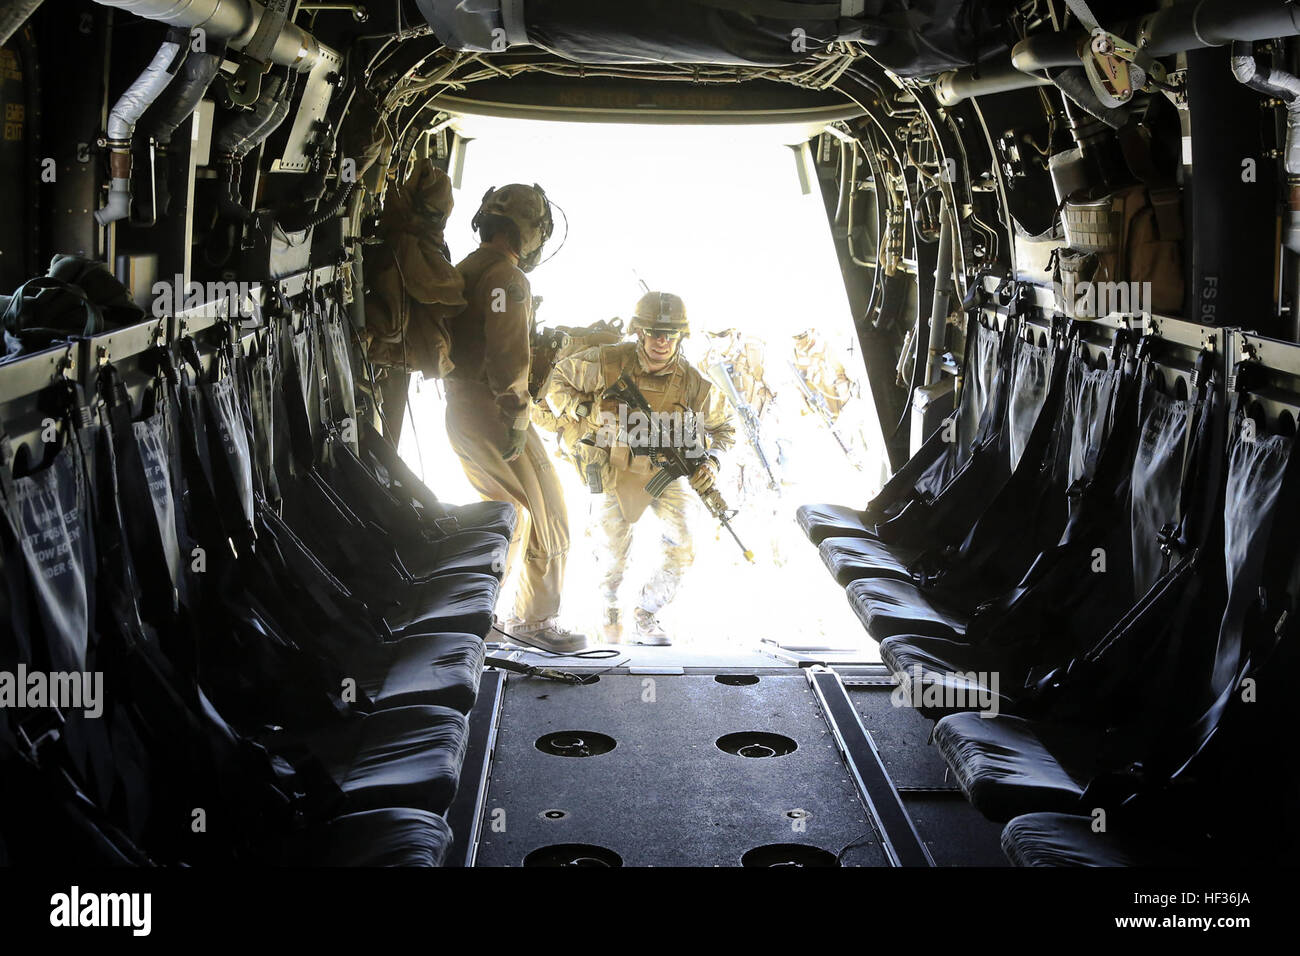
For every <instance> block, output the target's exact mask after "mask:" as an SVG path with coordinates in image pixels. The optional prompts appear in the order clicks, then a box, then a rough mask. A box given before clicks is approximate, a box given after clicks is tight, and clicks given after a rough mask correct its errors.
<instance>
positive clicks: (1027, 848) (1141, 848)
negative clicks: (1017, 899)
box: [1002, 813, 1213, 866]
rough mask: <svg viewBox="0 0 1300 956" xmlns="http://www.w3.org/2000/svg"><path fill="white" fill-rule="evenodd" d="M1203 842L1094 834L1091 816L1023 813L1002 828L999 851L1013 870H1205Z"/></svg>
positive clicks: (1206, 849) (1206, 850)
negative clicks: (1111, 868) (1082, 868)
mask: <svg viewBox="0 0 1300 956" xmlns="http://www.w3.org/2000/svg"><path fill="white" fill-rule="evenodd" d="M1207 842H1208V841H1204V840H1200V839H1197V838H1196V837H1195V836H1193V835H1190V834H1179V835H1172V834H1171V835H1169V836H1168V838H1163V837H1162V836H1161V835H1155V836H1154V837H1153V836H1152V835H1150V834H1148V833H1142V834H1138V833H1135V832H1131V831H1128V832H1126V831H1124V830H1122V829H1121V830H1116V829H1113V828H1112V829H1108V830H1107V831H1106V832H1104V833H1096V832H1094V831H1093V821H1092V818H1091V817H1086V816H1077V815H1075V814H1070V813H1026V814H1022V815H1021V816H1018V817H1016V818H1015V819H1013V820H1011V822H1009V823H1008V824H1007V825H1006V826H1005V827H1004V828H1003V829H1002V852H1003V853H1005V854H1006V855H1007V859H1008V860H1010V861H1011V862H1012V863H1014V864H1015V865H1016V866H1205V865H1206V864H1207V863H1208V862H1210V860H1212V859H1213V854H1212V851H1211V850H1210V848H1209V847H1208V845H1206V844H1207Z"/></svg>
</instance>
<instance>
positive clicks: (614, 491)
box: [548, 341, 736, 614]
mask: <svg viewBox="0 0 1300 956" xmlns="http://www.w3.org/2000/svg"><path fill="white" fill-rule="evenodd" d="M623 371H628V372H630V373H631V374H632V378H633V380H634V382H635V383H636V386H637V388H639V389H640V390H641V392H642V394H644V395H645V398H646V401H647V402H648V403H649V404H650V408H651V409H652V410H653V411H655V412H674V411H676V412H683V411H684V410H689V411H690V412H691V413H692V416H693V418H694V421H695V427H697V428H698V438H699V442H700V444H699V445H695V446H694V447H690V446H689V445H688V446H687V447H688V449H689V450H688V451H687V453H688V455H689V456H690V457H691V458H692V459H694V458H697V457H698V456H699V455H700V454H701V453H702V452H705V451H707V453H708V454H709V455H710V456H711V457H714V458H720V457H721V453H722V452H725V451H726V450H727V449H728V448H730V447H731V446H732V445H733V444H735V440H736V438H735V434H736V430H735V426H734V424H733V423H732V419H731V412H730V409H729V406H728V404H727V399H726V396H725V395H723V394H722V390H721V389H719V388H717V387H716V386H715V385H713V384H712V383H711V382H710V381H709V380H708V378H706V377H705V376H704V375H703V374H701V373H700V372H699V371H698V370H697V369H695V368H694V367H693V366H692V365H691V364H690V363H689V362H687V361H686V359H685V358H683V357H682V355H681V352H680V351H679V352H678V353H677V354H676V355H675V356H674V358H673V360H672V361H671V362H669V363H668V365H667V366H666V367H665V368H664V369H662V370H661V371H659V372H657V373H651V372H649V371H648V370H647V369H646V366H645V361H644V358H643V357H642V354H641V350H640V347H639V345H638V344H637V343H636V342H634V341H633V342H620V343H618V344H617V345H601V346H597V347H596V348H592V349H587V350H586V351H584V352H579V353H578V354H576V355H572V356H569V357H568V358H565V359H561V360H560V362H559V363H557V364H556V366H555V374H554V376H553V378H552V387H551V391H550V393H549V395H548V400H549V401H550V404H551V406H552V408H553V409H554V410H555V411H556V412H557V413H558V414H559V415H560V416H562V417H565V416H567V417H570V418H571V417H572V412H573V409H574V408H575V407H576V406H578V405H580V404H582V403H583V402H587V401H591V400H592V399H593V397H597V396H602V395H603V394H604V392H605V390H606V389H607V388H608V387H609V386H610V385H612V384H614V383H615V382H616V381H617V380H618V377H619V375H620V374H622V372H623ZM619 412H620V410H619V408H618V404H617V403H616V402H615V401H613V400H612V399H603V400H602V401H601V402H600V406H599V414H600V416H603V419H604V422H606V423H609V422H611V421H612V422H617V421H618V420H619ZM593 417H595V416H594V415H593ZM624 418H625V419H627V418H628V414H627V410H624ZM673 421H674V422H680V421H681V419H676V418H675V419H673ZM634 428H635V425H634V424H633V425H632V426H631V427H629V428H628V431H629V432H630V431H633V430H634ZM673 432H674V437H676V438H679V439H680V438H681V437H682V436H683V430H682V429H681V428H678V427H674V429H673ZM627 437H628V436H627V434H626V433H618V430H617V429H612V428H609V427H603V428H602V429H601V430H600V432H599V433H598V444H601V445H602V446H605V447H608V451H609V464H608V467H607V469H606V478H605V489H606V494H605V501H604V504H603V506H602V511H601V526H602V527H603V528H604V529H605V534H606V536H607V538H608V542H609V552H610V554H609V564H608V566H607V567H606V569H605V575H604V579H603V581H602V583H601V590H602V593H603V594H604V596H605V601H606V605H607V606H609V607H617V604H618V589H619V585H621V584H622V582H623V575H624V572H625V571H626V570H627V559H628V553H629V551H630V549H631V546H632V528H633V526H634V525H635V524H636V523H637V521H639V520H640V518H641V516H642V515H643V514H645V510H646V508H647V507H649V508H650V509H651V510H652V511H653V512H654V513H655V515H656V516H657V517H658V518H659V520H660V522H661V523H662V525H663V535H662V539H661V540H662V545H663V559H662V561H661V563H660V566H659V568H658V570H657V571H656V572H655V574H654V575H653V576H652V577H651V579H650V580H649V581H648V582H647V583H646V585H645V586H644V587H643V588H642V590H641V597H640V601H639V606H640V608H641V609H642V610H644V611H647V612H649V613H651V614H655V613H658V612H659V611H660V610H661V609H662V608H663V607H664V606H665V605H667V604H668V603H669V602H670V601H671V600H672V599H673V597H674V596H675V595H676V593H677V588H678V585H679V584H680V583H681V578H682V572H683V571H684V570H685V569H686V568H687V567H689V566H690V564H691V562H692V561H693V560H694V558H695V545H694V541H693V540H692V537H691V529H690V524H689V520H688V519H689V515H690V512H691V511H692V510H693V509H694V507H695V505H694V501H695V498H696V494H695V492H694V491H692V490H691V488H690V486H689V484H688V483H687V479H685V478H679V479H677V480H676V481H674V482H673V483H672V484H670V485H669V486H668V487H667V488H666V489H665V490H664V492H663V494H662V495H660V496H659V497H658V498H652V497H651V496H650V494H649V493H648V492H647V491H646V490H645V484H646V482H647V481H649V480H650V476H651V475H652V474H654V472H655V471H657V470H658V466H657V465H654V464H653V463H652V462H651V460H650V458H649V456H648V455H645V454H633V450H632V448H631V447H630V446H629V445H628V442H627ZM679 447H681V446H680V445H679Z"/></svg>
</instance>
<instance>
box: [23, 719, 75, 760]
mask: <svg viewBox="0 0 1300 956" xmlns="http://www.w3.org/2000/svg"><path fill="white" fill-rule="evenodd" d="M64 723H65V721H64V718H63V712H62V711H60V710H59V708H57V707H45V708H41V709H40V710H37V711H36V712H35V713H33V714H32V715H31V716H30V717H28V718H27V719H26V720H22V721H19V722H18V726H17V727H16V728H15V731H16V733H17V735H18V740H19V742H20V743H21V744H22V745H23V750H24V752H25V753H26V754H27V756H28V757H30V758H31V760H32V762H33V763H37V764H39V763H40V762H41V751H42V750H43V749H44V748H45V747H46V746H47V745H49V744H51V743H54V742H55V741H57V740H58V739H59V738H60V737H61V736H62V729H63V725H64Z"/></svg>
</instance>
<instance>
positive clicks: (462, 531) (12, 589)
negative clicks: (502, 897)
mask: <svg viewBox="0 0 1300 956" xmlns="http://www.w3.org/2000/svg"><path fill="white" fill-rule="evenodd" d="M339 292H340V290H338V289H337V288H328V287H323V288H320V289H317V290H315V291H314V292H312V293H309V294H307V295H305V296H304V298H303V300H302V301H299V302H297V303H289V304H286V305H284V306H282V307H280V308H278V309H276V310H275V314H270V312H269V311H268V314H267V315H266V316H264V317H263V318H264V322H263V323H262V326H261V327H260V328H259V329H257V330H256V331H255V332H253V333H251V334H250V333H249V332H247V331H246V330H245V331H241V332H240V333H239V334H236V333H235V332H234V331H233V330H232V328H231V327H230V326H229V325H226V324H225V323H218V325H217V326H215V327H213V329H211V330H210V331H208V332H205V333H202V334H201V335H200V336H199V337H198V338H197V339H196V338H194V337H186V338H181V339H178V340H176V341H173V342H171V343H168V344H159V345H155V346H154V347H152V348H150V349H148V350H147V351H146V352H144V353H142V354H140V355H138V356H131V357H122V356H115V357H114V358H115V360H116V361H117V363H118V364H117V365H114V364H112V363H108V362H105V363H103V364H102V365H101V366H100V368H99V369H98V374H97V379H96V387H95V393H94V394H92V395H85V394H84V393H83V392H82V390H81V388H80V386H78V385H76V384H75V383H73V382H72V381H64V382H61V383H56V384H55V385H53V386H51V387H50V388H48V389H46V390H45V392H43V393H42V394H41V395H40V397H39V407H40V409H41V411H42V414H45V415H47V416H49V417H50V419H51V420H53V421H54V422H56V423H57V429H56V432H57V433H56V434H54V435H50V436H47V437H50V438H53V441H51V442H49V443H48V444H46V445H44V447H40V446H36V447H32V443H30V442H29V443H26V444H24V445H23V446H22V447H15V446H14V444H13V443H12V442H8V443H6V444H5V446H4V455H3V459H4V460H3V462H2V463H0V503H2V504H3V511H4V516H5V518H6V520H5V521H4V522H0V541H2V543H3V550H2V551H0V569H2V570H3V574H4V581H5V584H6V587H5V588H4V589H2V590H0V615H3V617H5V618H6V619H7V620H10V621H11V622H12V623H13V627H12V628H11V629H10V631H9V632H8V633H7V634H6V635H5V637H4V638H3V639H0V670H3V671H5V672H8V673H19V672H20V669H23V670H24V671H25V672H27V673H31V672H36V671H43V672H87V673H91V674H96V675H102V678H101V679H102V682H103V684H102V687H103V691H102V698H103V699H102V713H101V714H88V713H86V712H85V711H84V710H83V709H71V708H64V709H56V708H54V707H51V706H40V707H35V708H28V709H24V710H19V709H13V708H3V709H0V775H3V777H4V779H5V781H6V784H5V787H4V788H3V789H4V793H3V796H2V797H0V804H2V807H0V860H2V861H4V862H7V863H10V864H22V863H30V862H37V861H41V860H48V859H50V858H51V857H54V858H58V859H60V860H63V861H69V862H86V863H134V864H187V865H201V864H213V863H232V862H238V863H267V864H302V863H308V864H329V865H390V864H392V865H396V864H402V865H439V864H440V863H441V862H442V861H443V858H444V856H445V854H446V852H447V850H448V847H449V846H450V842H451V838H452V835H451V833H450V831H449V829H448V826H447V822H446V819H445V813H446V811H447V810H448V807H449V805H450V804H451V802H452V800H453V797H454V795H455V793H456V790H457V786H458V782H459V776H460V771H461V764H462V762H463V760H464V755H465V750H466V742H467V729H468V725H467V714H468V713H469V711H470V709H471V707H472V706H473V704H474V700H475V697H476V694H477V691H478V684H479V677H480V674H481V671H482V667H483V660H484V653H485V651H484V639H485V637H486V635H487V632H488V630H489V629H490V627H491V626H492V610H493V607H494V605H495V602H496V597H497V590H498V587H499V583H500V581H499V576H500V569H501V568H502V567H503V565H504V557H505V553H506V549H507V546H508V541H509V538H510V536H511V534H512V533H513V529H514V522H515V514H514V511H513V508H512V507H511V506H510V505H505V504H499V503H495V502H483V503H475V504H471V505H465V506H461V507H453V506H447V505H444V504H443V503H442V502H440V501H438V499H437V498H436V497H435V496H434V495H433V494H432V493H431V492H430V491H429V490H428V489H427V488H426V487H425V486H424V485H423V484H422V483H421V482H420V481H419V480H418V479H417V478H416V476H414V475H413V474H412V473H411V472H410V471H409V470H408V469H407V468H406V467H405V466H404V464H403V463H402V461H401V459H400V458H398V456H397V454H396V451H395V450H394V449H393V447H392V446H391V445H390V444H389V443H388V441H387V440H386V439H385V438H384V437H382V435H381V434H380V433H379V432H378V431H377V430H376V429H374V428H372V427H371V422H370V421H369V413H367V411H366V410H365V409H358V408H357V405H356V401H357V398H356V396H357V391H356V390H355V389H354V383H353V380H352V368H353V364H352V358H351V353H350V349H351V346H352V341H351V340H352V338H353V337H352V336H351V335H350V331H351V330H350V327H349V326H348V324H347V321H346V319H345V318H344V317H343V315H342V312H341V309H340V308H339V298H338V293H339ZM204 343H207V344H204ZM362 393H363V394H364V389H363V390H362ZM6 424H8V423H6ZM14 430H16V429H14ZM51 703H55V702H51Z"/></svg>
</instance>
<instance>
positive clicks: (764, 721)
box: [477, 674, 885, 866]
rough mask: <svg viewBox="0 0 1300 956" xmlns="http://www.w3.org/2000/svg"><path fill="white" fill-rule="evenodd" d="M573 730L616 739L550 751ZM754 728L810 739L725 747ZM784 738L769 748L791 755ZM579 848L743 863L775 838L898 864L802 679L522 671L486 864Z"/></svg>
mask: <svg viewBox="0 0 1300 956" xmlns="http://www.w3.org/2000/svg"><path fill="white" fill-rule="evenodd" d="M565 731H576V732H585V733H586V737H585V738H584V740H585V741H586V742H587V743H588V744H591V742H592V741H595V740H596V739H597V738H596V737H595V736H594V735H597V734H600V735H605V736H607V737H609V738H612V739H613V742H614V747H613V749H611V750H608V751H607V752H605V753H599V754H596V755H594V756H587V757H577V756H564V755H560V754H557V753H547V752H544V751H543V750H541V749H539V748H538V746H537V742H538V740H539V738H542V737H544V736H545V735H548V734H556V733H562V732H565ZM748 732H762V733H765V734H772V735H779V737H785V738H789V739H790V740H792V741H793V742H794V743H795V744H796V745H797V746H796V749H794V750H793V751H792V752H790V753H786V754H784V755H777V756H765V757H745V756H740V755H738V754H735V753H728V752H725V751H724V750H722V749H720V748H719V746H718V745H717V741H718V739H719V738H721V737H723V736H724V735H727V734H744V733H748ZM579 736H581V733H580V734H579ZM778 740H779V738H771V739H769V741H768V742H769V743H772V744H774V745H775V746H774V749H779V747H780V744H779V742H778ZM561 743H562V744H563V747H562V748H561V749H564V748H569V747H571V746H572V741H571V740H564V741H562V742H561ZM592 749H593V750H595V749H599V748H598V747H592ZM760 752H766V751H761V750H760ZM792 812H793V813H794V815H793V816H791V814H792ZM574 844H581V845H586V846H595V847H601V848H604V849H605V850H606V851H612V852H613V853H616V854H617V855H618V858H619V860H621V862H622V864H623V865H625V866H739V865H742V857H743V856H744V855H745V854H746V853H747V852H748V851H750V850H753V849H755V848H757V847H761V846H768V845H774V844H797V845H799V846H801V847H816V848H819V849H820V850H823V851H826V852H828V853H829V854H831V855H840V856H841V863H842V865H845V866H884V865H885V857H884V854H883V852H882V851H881V848H880V844H879V840H878V838H877V836H876V834H875V832H874V830H873V828H872V824H871V821H870V818H869V817H868V815H867V811H866V809H865V807H864V806H863V804H862V801H861V800H860V798H859V797H858V794H857V791H856V789H855V788H854V786H853V783H852V782H851V780H850V779H849V777H848V774H847V773H846V772H845V767H844V764H843V762H842V760H841V758H840V754H839V751H838V750H837V748H836V746H835V744H834V740H833V737H832V735H831V733H830V731H829V728H828V727H827V725H826V722H825V720H824V718H823V717H822V714H821V711H820V709H819V707H818V705H817V703H816V700H815V698H814V696H813V694H812V691H811V689H810V688H809V686H808V681H807V679H806V678H805V677H804V676H802V675H788V676H787V675H781V676H762V677H760V678H759V679H758V681H757V683H751V684H747V685H740V686H736V685H728V684H724V683H720V682H719V681H718V680H715V678H714V677H713V676H709V675H653V676H652V675H641V674H606V675H604V676H603V677H601V679H600V680H599V681H598V682H597V683H594V684H590V685H586V686H575V685H566V684H558V683H555V682H551V681H544V680H539V679H536V678H517V677H515V676H513V675H512V676H511V677H510V678H509V680H508V681H507V684H506V691H505V699H504V703H503V709H502V716H501V723H500V727H499V729H498V736H497V744H496V753H495V758H494V762H493V769H492V777H491V781H490V783H489V788H488V794H487V800H486V804H485V809H484V820H483V828H482V833H481V838H480V843H479V848H478V858H477V865H479V866H520V865H523V864H524V861H525V858H526V857H528V856H529V854H531V853H534V852H535V851H539V850H543V849H544V848H547V847H553V846H557V845H574ZM575 852H578V851H575ZM579 855H584V856H585V855H588V854H586V853H585V852H582V853H580V854H579ZM778 855H779V854H778Z"/></svg>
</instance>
